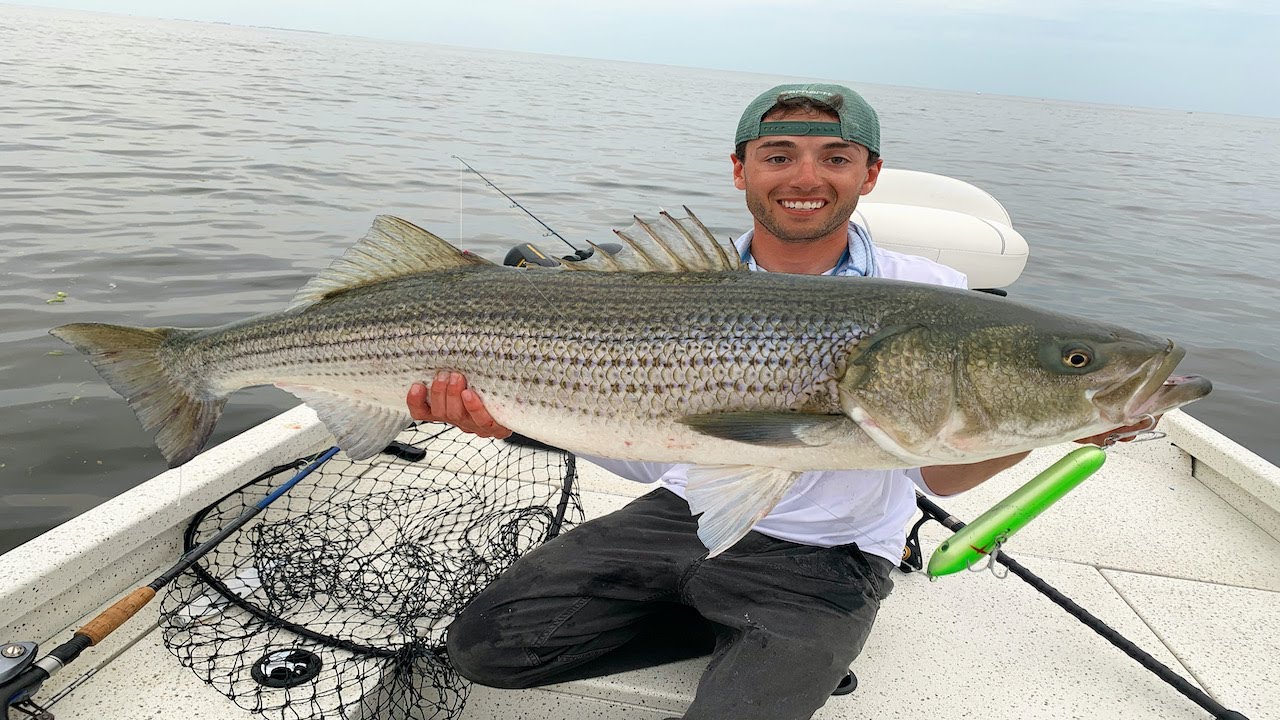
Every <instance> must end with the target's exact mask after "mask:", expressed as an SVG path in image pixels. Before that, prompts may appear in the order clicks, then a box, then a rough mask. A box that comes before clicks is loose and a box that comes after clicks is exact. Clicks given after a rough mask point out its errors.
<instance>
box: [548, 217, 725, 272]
mask: <svg viewBox="0 0 1280 720" xmlns="http://www.w3.org/2000/svg"><path fill="white" fill-rule="evenodd" d="M684 211H685V214H686V215H687V217H683V218H678V219H677V218H674V217H672V216H671V214H670V213H668V212H667V211H666V210H663V211H662V212H661V213H660V214H661V216H662V217H661V218H660V219H658V220H656V221H653V222H646V221H644V220H641V219H640V218H639V217H636V218H635V222H634V223H632V224H631V226H630V227H628V228H627V229H626V230H614V231H613V232H614V233H615V234H617V236H618V238H619V239H620V240H622V242H623V248H622V251H621V252H619V253H618V254H617V255H610V254H609V253H608V252H606V251H605V250H602V249H601V248H600V246H598V245H596V244H595V243H591V247H592V249H593V250H595V252H593V253H592V254H591V257H589V258H587V259H586V260H575V261H564V262H562V265H563V266H564V267H565V268H566V269H569V270H595V271H597V272H600V271H603V272H698V271H715V270H744V269H746V268H745V266H744V265H743V264H742V260H741V258H739V257H738V254H737V253H736V252H729V251H726V250H725V248H724V246H723V245H721V244H720V241H718V240H716V238H715V236H714V235H712V234H711V231H710V230H708V229H707V226H706V225H703V224H702V221H701V220H699V219H698V217H697V216H696V215H694V214H693V211H692V210H690V209H689V208H687V207H686V208H685V209H684Z"/></svg>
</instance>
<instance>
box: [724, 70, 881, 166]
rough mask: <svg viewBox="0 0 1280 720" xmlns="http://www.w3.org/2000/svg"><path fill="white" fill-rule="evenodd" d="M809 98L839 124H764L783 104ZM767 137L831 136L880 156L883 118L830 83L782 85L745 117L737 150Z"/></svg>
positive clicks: (764, 95) (750, 108) (859, 98)
mask: <svg viewBox="0 0 1280 720" xmlns="http://www.w3.org/2000/svg"><path fill="white" fill-rule="evenodd" d="M791 98H808V99H810V100H814V101H816V102H820V103H823V104H825V105H828V106H830V107H831V108H832V109H833V110H834V111H835V113H836V115H837V116H839V118H840V122H838V123H834V122H806V121H803V120H786V121H781V122H761V119H762V118H763V117H764V116H765V115H766V114H768V112H769V111H770V110H772V109H773V107H774V106H775V105H777V104H778V102H780V101H784V100H789V99H791ZM764 135H828V136H831V137H839V138H843V139H845V140H848V141H849V142H855V143H858V144H859V145H862V146H864V147H866V148H867V149H868V150H870V151H871V152H873V153H876V154H879V153H880V118H879V117H878V116H877V115H876V111H875V110H873V109H871V106H870V105H868V104H867V101H866V100H864V99H863V98H862V96H861V95H859V94H858V93H856V92H854V91H852V90H850V89H849V88H847V87H845V86H843V85H835V84H831V83H797V84H791V85H779V86H777V87H775V88H771V89H769V90H766V91H764V92H763V93H761V94H760V95H759V96H758V97H757V98H756V99H755V100H752V101H751V104H750V105H748V106H747V109H746V110H744V111H743V113H742V119H741V120H740V121H738V134H737V137H736V139H735V140H734V141H733V144H734V146H737V145H738V144H739V143H743V142H746V141H748V140H755V139H756V138H758V137H761V136H764Z"/></svg>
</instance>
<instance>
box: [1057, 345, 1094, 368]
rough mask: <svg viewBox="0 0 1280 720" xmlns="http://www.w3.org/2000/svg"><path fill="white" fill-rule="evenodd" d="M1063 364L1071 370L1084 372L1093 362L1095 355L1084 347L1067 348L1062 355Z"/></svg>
mask: <svg viewBox="0 0 1280 720" xmlns="http://www.w3.org/2000/svg"><path fill="white" fill-rule="evenodd" d="M1062 362H1063V364H1065V365H1066V366H1067V367H1069V368H1074V369H1076V370H1082V369H1084V368H1086V367H1089V363H1091V362H1093V353H1092V352H1090V351H1089V349H1088V348H1083V347H1073V348H1067V349H1066V350H1065V351H1064V352H1063V353H1062Z"/></svg>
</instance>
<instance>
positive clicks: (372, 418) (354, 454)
mask: <svg viewBox="0 0 1280 720" xmlns="http://www.w3.org/2000/svg"><path fill="white" fill-rule="evenodd" d="M276 387H278V388H280V389H281V390H284V391H285V392H288V393H292V394H293V395H295V396H297V398H298V399H299V400H301V401H302V402H304V403H306V404H307V405H308V406H310V407H311V409H312V410H315V411H316V415H317V416H319V417H320V422H322V423H324V426H325V427H326V428H328V430H329V432H331V433H333V437H334V439H335V440H337V445H338V447H340V448H342V450H343V452H345V453H346V454H347V456H348V457H350V458H351V459H352V460H364V459H366V458H371V457H373V456H374V455H377V454H378V453H379V452H382V450H383V448H385V447H386V446H387V445H388V444H389V443H390V442H391V441H392V440H395V439H396V435H399V434H400V431H402V430H404V428H405V426H407V425H408V424H409V422H410V420H411V418H410V417H409V413H408V412H397V411H395V410H390V409H388V408H385V407H382V406H381V405H374V404H372V403H368V402H365V401H363V400H360V399H358V398H353V397H351V396H349V395H343V394H341V393H336V392H333V391H332V390H326V389H324V388H318V387H313V386H310V385H294V384H289V383H276Z"/></svg>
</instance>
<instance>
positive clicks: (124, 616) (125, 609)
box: [76, 587, 156, 645]
mask: <svg viewBox="0 0 1280 720" xmlns="http://www.w3.org/2000/svg"><path fill="white" fill-rule="evenodd" d="M155 596H156V591H155V590H153V589H151V588H150V587H140V588H138V589H137V590H134V591H133V592H131V593H129V594H128V595H126V596H124V597H122V598H120V600H118V601H116V604H115V605H112V606H111V607H109V608H107V609H106V610H104V611H102V614H101V615H99V616H98V617H96V618H94V619H92V620H90V621H89V622H87V623H85V626H84V627H82V628H80V629H79V630H77V631H76V634H77V635H84V636H85V637H87V638H89V640H90V641H91V644H93V645H97V644H98V643H100V642H102V640H103V638H105V637H106V636H108V635H110V634H111V633H112V632H114V631H115V629H116V628H118V627H120V626H121V625H123V624H124V623H125V621H126V620H128V619H129V618H131V617H133V616H134V615H135V614H137V612H138V611H139V610H141V609H142V607H143V606H144V605H146V604H147V603H149V602H151V598H153V597H155Z"/></svg>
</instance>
